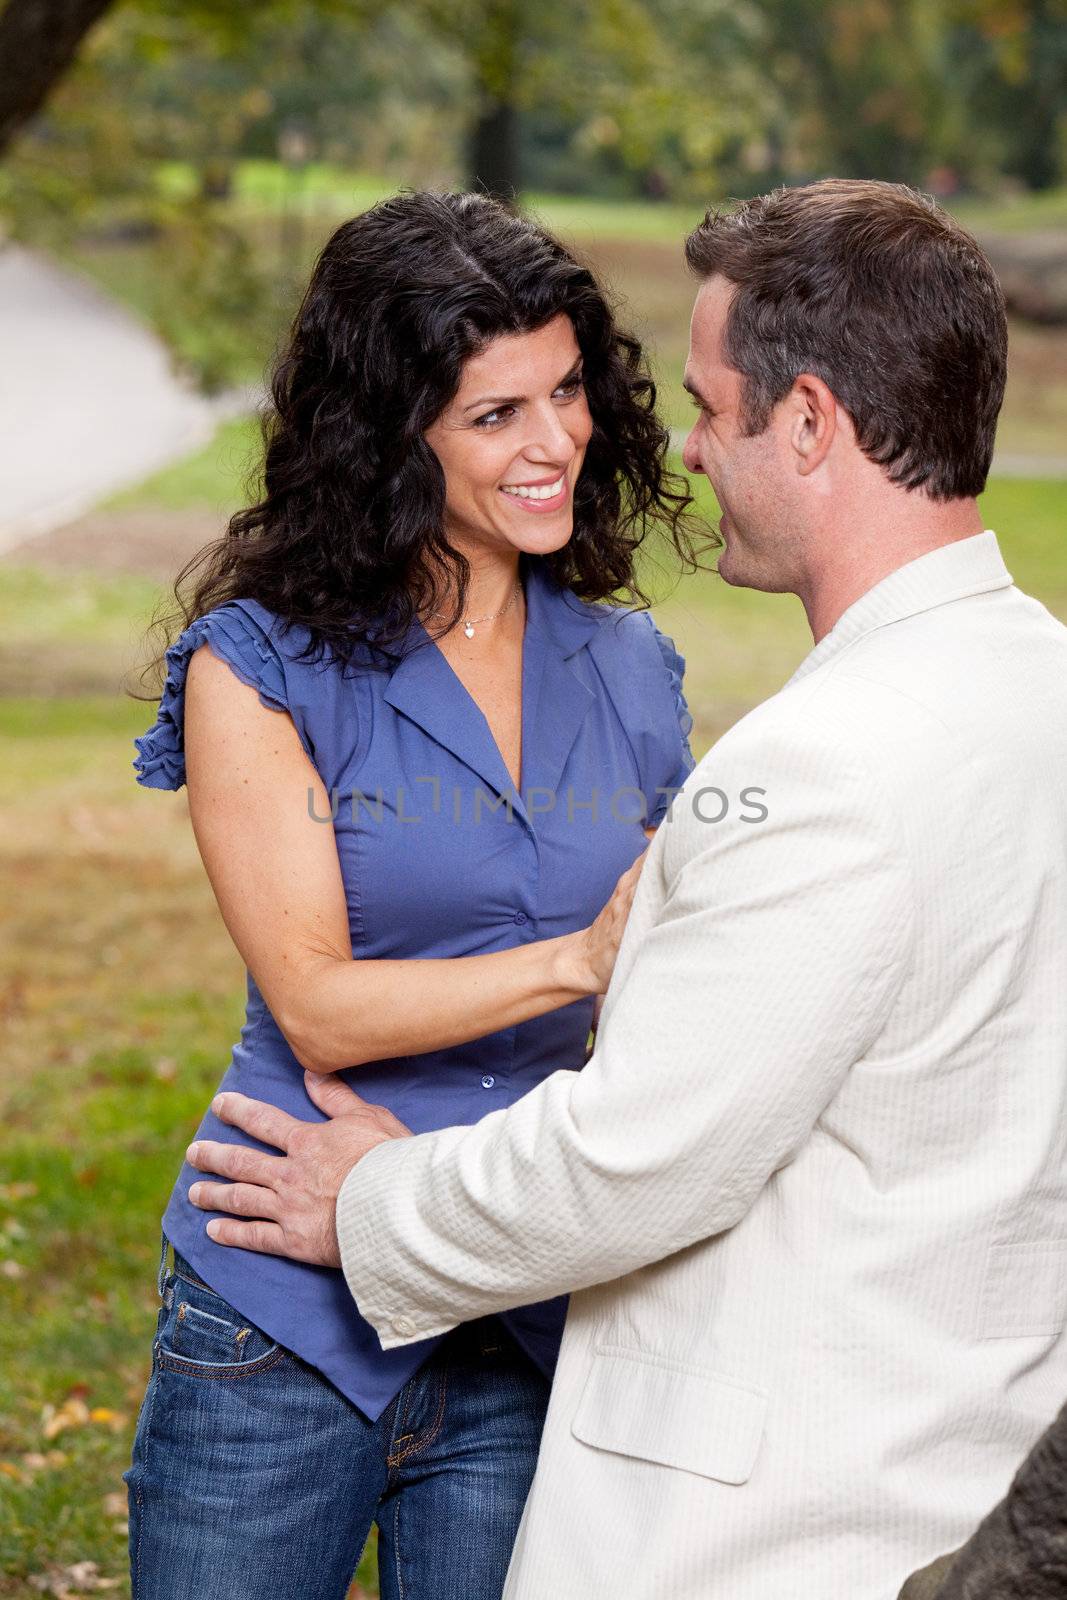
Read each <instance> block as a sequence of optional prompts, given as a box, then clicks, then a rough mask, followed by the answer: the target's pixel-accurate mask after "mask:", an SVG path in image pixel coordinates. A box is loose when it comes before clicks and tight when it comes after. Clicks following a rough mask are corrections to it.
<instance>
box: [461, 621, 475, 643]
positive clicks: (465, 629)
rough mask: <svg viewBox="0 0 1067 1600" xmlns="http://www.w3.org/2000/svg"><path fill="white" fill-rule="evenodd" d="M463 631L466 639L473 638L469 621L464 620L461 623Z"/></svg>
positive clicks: (472, 630)
mask: <svg viewBox="0 0 1067 1600" xmlns="http://www.w3.org/2000/svg"><path fill="white" fill-rule="evenodd" d="M463 632H464V633H465V634H466V635H467V638H468V639H473V638H474V629H473V627H472V626H471V624H470V623H469V622H465V623H464V624H463Z"/></svg>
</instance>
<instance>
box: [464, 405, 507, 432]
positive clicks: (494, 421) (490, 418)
mask: <svg viewBox="0 0 1067 1600" xmlns="http://www.w3.org/2000/svg"><path fill="white" fill-rule="evenodd" d="M514 409H515V408H514V406H498V407H497V409H496V410H495V411H487V412H486V413H485V416H484V417H476V418H475V421H474V426H475V427H476V428H495V427H496V426H497V425H498V424H499V423H500V422H503V421H506V419H507V415H508V413H509V412H510V411H514Z"/></svg>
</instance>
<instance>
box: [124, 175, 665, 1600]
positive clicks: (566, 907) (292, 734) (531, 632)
mask: <svg viewBox="0 0 1067 1600" xmlns="http://www.w3.org/2000/svg"><path fill="white" fill-rule="evenodd" d="M273 394H274V412H273V415H272V417H271V419H270V422H269V426H268V439H267V453H266V472H265V495H264V498H263V500H262V502H261V503H260V504H259V505H257V506H255V507H253V508H251V509H250V510H247V511H244V512H241V513H239V514H238V515H237V516H236V517H235V518H234V519H233V521H232V522H231V525H230V529H229V534H228V537H227V538H226V539H225V540H223V541H221V542H220V544H219V545H218V546H217V547H213V548H212V549H210V550H209V551H208V552H206V553H205V555H206V560H207V569H206V572H205V573H204V574H203V576H202V577H201V579H200V582H199V584H198V585H197V587H196V590H195V593H194V595H193V599H192V602H191V604H190V605H189V606H188V607H183V610H184V616H185V621H186V623H187V626H186V628H185V631H184V632H183V633H182V635H181V637H180V638H179V639H178V640H177V641H176V642H175V644H174V645H172V646H171V648H170V649H169V650H168V651H167V653H166V661H167V667H168V672H167V679H166V685H165V688H164V692H163V696H162V700H161V703H160V708H159V718H158V720H157V722H156V724H155V726H154V727H153V728H152V729H151V730H150V731H149V732H148V733H147V734H146V735H145V736H144V737H142V738H141V739H139V740H138V741H137V747H138V752H139V754H138V759H137V762H136V763H135V766H136V767H137V769H138V778H139V781H140V782H142V783H144V784H147V785H149V786H154V787H158V788H177V787H178V786H180V784H181V783H182V782H183V781H185V778H186V772H187V773H188V783H189V805H190V813H191V817H192V822H193V827H194V830H195V833H196V838H197V842H198V845H199V847H200V850H201V854H202V856H203V859H204V863H205V866H206V869H207V872H208V875H209V877H210V879H211V883H212V886H213V888H214V890H215V894H216V897H217V899H218V902H219V906H220V909H221V911H222V915H223V917H224V919H225V921H226V924H227V927H228V928H229V930H230V932H231V934H232V936H233V938H234V941H235V943H236V944H237V947H238V949H239V950H240V951H241V954H242V956H243V957H244V959H245V961H246V963H247V966H248V1012H247V1018H246V1022H245V1026H244V1028H243V1030H242V1034H241V1038H240V1041H239V1043H238V1044H237V1045H236V1046H235V1048H234V1052H233V1059H232V1062H231V1065H230V1067H229V1070H228V1071H227V1073H226V1076H225V1078H224V1079H223V1084H224V1085H225V1086H226V1087H240V1088H241V1089H242V1090H243V1091H244V1092H246V1093H249V1094H252V1095H255V1096H257V1097H258V1098H261V1099H267V1100H271V1101H273V1102H274V1103H275V1104H277V1105H279V1106H281V1107H283V1108H284V1109H286V1110H287V1111H289V1112H291V1113H293V1114H294V1115H297V1116H302V1117H305V1118H309V1119H314V1118H316V1117H317V1116H318V1115H319V1113H318V1111H317V1110H316V1107H315V1106H314V1105H313V1104H312V1102H311V1100H310V1099H309V1097H308V1095H307V1093H306V1091H305V1088H304V1076H303V1071H302V1069H304V1068H306V1069H309V1070H310V1071H311V1072H313V1073H329V1072H334V1071H342V1072H343V1073H344V1075H345V1077H346V1078H347V1081H349V1082H350V1083H351V1084H352V1086H353V1087H355V1088H358V1090H359V1092H360V1093H361V1094H362V1095H364V1096H365V1097H367V1098H369V1099H371V1100H375V1101H378V1102H379V1103H381V1104H383V1105H385V1106H388V1107H389V1109H390V1110H391V1111H393V1112H394V1113H395V1115H396V1116H397V1117H399V1118H400V1120H401V1121H402V1122H403V1123H405V1124H406V1125H407V1126H408V1127H409V1128H411V1129H412V1130H413V1131H414V1132H421V1131H423V1130H425V1129H430V1128H437V1127H442V1126H446V1125H448V1124H455V1123H464V1122H472V1121H474V1120H476V1119H477V1118H479V1117H481V1116H483V1115H485V1114H486V1113H487V1112H489V1111H491V1110H493V1109H495V1108H496V1107H499V1106H506V1105H508V1104H509V1103H510V1102H511V1101H512V1100H514V1099H515V1098H517V1097H518V1096H519V1095H521V1094H522V1093H524V1092H525V1091H526V1090H527V1089H530V1088H532V1087H533V1086H534V1085H535V1084H536V1083H538V1082H540V1081H541V1079H542V1078H544V1077H545V1076H546V1075H547V1074H548V1073H550V1072H552V1071H555V1070H556V1069H558V1068H571V1069H574V1068H578V1067H580V1066H581V1065H582V1063H583V1060H584V1058H585V1047H586V1044H587V1040H588V1034H589V1029H590V1024H591V1021H592V1019H593V1011H594V1005H595V997H596V996H597V995H598V994H600V993H602V992H603V991H604V989H605V988H606V987H607V982H608V979H609V977H610V973H611V968H612V965H613V963H614V958H615V954H616V950H617V946H618V939H619V935H620V933H621V927H622V924H623V923H624V921H625V916H626V912H627V910H628V908H629V902H630V898H631V895H632V892H633V887H634V883H635V881H636V877H637V873H638V872H639V870H640V860H641V856H642V852H643V850H644V848H645V847H646V833H648V834H651V832H652V831H653V829H654V827H655V825H657V824H658V822H659V821H660V820H661V818H662V816H663V814H664V813H665V811H666V809H667V805H668V803H669V798H670V791H671V789H673V788H676V787H678V786H680V785H681V784H682V782H683V781H684V780H685V777H686V775H687V774H688V772H689V771H690V770H691V768H692V765H693V758H692V756H691V754H690V751H689V747H688V743H687V735H688V731H689V728H690V725H691V724H690V718H689V716H688V713H687V710H686V706H685V701H684V698H683V696H682V691H681V679H682V673H683V671H684V662H683V661H682V659H681V657H680V656H679V655H678V654H677V653H676V651H675V650H674V648H673V645H672V643H671V641H670V640H669V639H666V638H664V637H663V635H661V634H660V633H659V632H658V631H657V630H656V628H655V627H654V625H653V623H652V620H651V618H650V616H649V615H648V613H647V612H644V611H639V610H628V609H627V610H623V609H621V608H619V607H617V606H609V605H605V604H598V603H597V602H603V601H605V600H607V599H608V598H609V597H611V596H612V595H614V594H615V593H616V591H617V590H619V589H620V588H628V589H629V591H630V592H631V593H632V594H634V595H636V596H637V597H639V598H642V599H643V598H644V597H643V596H642V595H641V593H640V590H639V589H638V588H637V587H636V584H635V583H634V571H633V561H634V554H635V551H636V549H637V547H638V545H639V544H640V542H641V539H642V538H643V537H644V535H645V533H646V532H647V531H648V530H649V529H650V528H652V527H661V528H663V529H665V530H666V531H667V532H668V533H669V534H670V536H671V538H672V541H673V544H674V546H675V548H676V549H677V551H678V552H679V553H680V554H681V555H682V557H683V560H684V561H686V562H687V563H689V564H694V561H693V551H692V547H691V544H690V542H689V537H688V534H687V532H686V528H685V517H686V511H687V507H688V505H689V499H688V496H687V495H686V494H685V493H684V492H683V491H682V490H681V488H680V487H677V486H675V484H674V483H673V481H672V480H671V479H670V477H669V476H668V475H667V474H666V472H665V469H664V456H665V451H666V446H667V436H666V433H665V431H664V430H663V429H662V428H661V427H660V426H659V424H658V422H657V421H656V420H655V418H654V415H653V412H652V404H653V401H654V390H653V387H652V384H651V382H650V380H649V378H648V376H647V374H646V373H645V371H644V368H643V365H642V360H641V352H640V349H639V347H638V346H637V344H636V343H635V342H634V341H633V340H632V339H630V338H629V337H627V336H626V335H624V334H623V333H621V332H620V331H619V329H618V328H617V327H616V326H615V324H614V321H613V318H612V315H611V313H610V311H609V309H608V306H607V304H606V302H605V300H604V297H603V294H602V293H601V291H600V290H599V288H598V287H597V284H596V282H595V281H594V279H593V277H592V276H591V274H590V273H589V271H588V270H587V269H586V268H584V267H583V266H581V265H580V264H579V263H578V262H576V261H575V260H574V259H573V258H572V257H571V256H570V255H569V254H568V252H567V251H566V250H564V249H563V247H562V246H561V245H559V244H558V243H557V242H556V241H555V240H553V239H552V238H550V237H549V236H548V235H547V234H545V233H544V232H543V231H542V230H540V229H539V228H537V227H535V226H534V225H533V224H531V223H529V222H527V221H523V220H520V219H519V218H517V217H515V216H513V215H511V214H510V213H509V212H508V211H506V210H505V209H504V208H502V207H500V206H498V205H496V204H495V203H493V202H491V201H489V200H487V199H485V198H483V197H480V196H474V195H431V194H410V195H406V196H402V197H397V198H395V199H392V200H389V201H386V202H384V203H382V204H381V205H378V206H376V207H374V208H373V209H372V210H370V211H368V212H366V213H364V214H363V215H361V216H359V217H356V218H355V219H353V220H352V221H350V222H348V223H345V224H344V225H343V226H342V227H341V228H339V229H338V230H337V232H336V233H335V234H334V236H333V237H332V239H331V240H330V241H329V243H328V244H327V246H326V248H325V250H324V251H323V254H322V256H321V258H320V259H319V262H318V264H317V266H316V268H315V271H314V274H313V276H312V279H311V282H310V285H309V287H308V290H307V293H306V295H305V298H304V302H303V305H302V307H301V309H300V312H299V313H298V316H297V319H296V322H295V324H294V329H293V333H292V337H291V341H290V345H289V348H288V350H287V351H286V353H285V354H284V356H283V357H282V359H281V361H280V363H279V366H278V369H277V372H276V375H275V381H274V386H273ZM202 559H204V558H202ZM184 577H185V574H184V573H183V574H182V575H181V577H180V578H179V580H178V585H179V588H180V585H181V582H182V580H183V578H184ZM205 645H206V646H207V648H206V649H205V648H203V647H204V646H205ZM620 875H621V876H620ZM613 886H615V889H614V893H613V892H612V891H613ZM353 958H356V959H353ZM199 1133H200V1135H201V1136H204V1137H207V1138H214V1139H243V1138H244V1137H245V1136H244V1135H242V1134H240V1133H239V1132H237V1131H236V1130H234V1129H232V1128H228V1127H227V1126H226V1125H224V1124H222V1123H220V1122H218V1121H217V1119H215V1118H214V1117H213V1116H212V1115H211V1114H210V1113H209V1114H208V1115H207V1116H206V1117H205V1119H204V1121H203V1122H202V1124H201V1126H200V1130H199ZM249 1142H251V1141H249ZM197 1177H198V1174H197V1173H196V1172H195V1171H194V1170H193V1169H192V1168H191V1167H189V1166H188V1165H186V1166H185V1167H184V1168H183V1170H182V1172H181V1174H180V1175H179V1178H178V1181H177V1184H176V1186H175V1189H174V1193H173V1195H172V1197H171V1200H170V1203H169V1205H168V1207H167V1211H166V1214H165V1216H164V1219H163V1226H164V1241H163V1255H162V1256H161V1260H160V1276H159V1289H160V1294H161V1296H162V1300H163V1304H162V1307H161V1310H160V1317H159V1326H158V1330H157V1339H156V1343H155V1346H154V1362H153V1371H152V1376H151V1379H150V1381H149V1385H148V1390H147V1392H146V1395H145V1400H144V1404H143V1406H142V1409H141V1415H140V1418H139V1422H138V1428H137V1437H136V1440H135V1445H134V1455H133V1463H132V1466H131V1468H130V1470H129V1471H128V1473H127V1475H126V1476H127V1481H128V1484H129V1491H130V1549H131V1564H132V1571H133V1592H134V1596H135V1597H136V1600H155V1597H159V1596H163V1595H166V1596H167V1597H168V1600H175V1597H176V1596H180V1595H190V1596H192V1595H196V1596H197V1597H198V1600H211V1597H212V1596H218V1597H219V1600H221V1597H223V1596H225V1597H226V1600H241V1597H248V1600H252V1597H257V1600H258V1597H260V1596H264V1595H267V1594H269V1595H271V1596H272V1600H287V1597H289V1596H292V1597H294V1600H296V1597H299V1600H319V1597H322V1600H327V1597H329V1600H334V1597H336V1600H341V1597H343V1596H344V1594H345V1592H346V1590H347V1587H348V1584H349V1581H350V1579H351V1576H352V1573H353V1571H354V1569H355V1567H356V1565H357V1562H358V1560H359V1557H360V1553H361V1551H362V1548H363V1545H364V1542H365V1539H366V1537H367V1534H368V1532H369V1529H370V1527H371V1524H372V1522H375V1521H376V1522H377V1524H378V1528H379V1569H380V1582H381V1592H382V1594H383V1596H386V1597H391V1596H395V1597H400V1596H404V1597H405V1600H421V1597H423V1596H429V1595H433V1596H434V1597H436V1600H449V1597H457V1600H458V1597H462V1600H496V1597H498V1596H499V1594H500V1591H501V1588H502V1585H503V1580H504V1575H505V1572H506V1569H507V1565H508V1559H509V1556H510V1550H511V1545H512V1541H513V1538H514V1535H515V1531H516V1527H517V1523H518V1518H519V1515H520V1513H521V1510H522V1505H523V1502H524V1499H525V1496H526V1491H527V1488H528V1485H529V1481H530V1478H531V1476H532V1473H533V1468H534V1463H535V1460H536V1455H537V1445H538V1439H539V1436H540V1431H541V1424H542V1421H543V1417H544V1409H545V1404H546V1401H547V1396H548V1388H549V1382H550V1378H551V1372H552V1367H553V1363H554V1360H555V1354H556V1351H557V1349H558V1343H559V1337H560V1333H561V1329H562V1322H563V1315H564V1310H565V1304H564V1302H563V1301H562V1300H560V1301H554V1302H551V1303H549V1304H545V1305H539V1306H530V1307H524V1308H521V1309H520V1310H518V1311H515V1312H511V1313H508V1314H507V1315H505V1316H502V1317H499V1318H496V1317H494V1318H486V1319H484V1320H483V1321H482V1322H480V1323H474V1324H468V1325H466V1326H464V1327H461V1328H459V1329H456V1330H455V1331H454V1332H453V1333H451V1334H449V1335H446V1336H445V1337H444V1338H442V1339H437V1340H429V1341H426V1342H425V1343H421V1344H418V1345H411V1346H407V1347H405V1348H403V1349H397V1350H391V1351H388V1352H383V1351H382V1349H381V1348H380V1346H379V1344H378V1341H377V1338H376V1336H375V1334H374V1333H373V1331H372V1330H371V1329H370V1327H369V1326H368V1325H367V1324H366V1323H365V1322H363V1320H362V1318H361V1317H360V1316H359V1315H358V1312H357V1311H356V1308H355V1304H354V1302H353V1300H352V1298H351V1296H350V1294H349V1292H348V1289H347V1287H346V1285H345V1282H344V1279H343V1277H342V1275H341V1273H340V1272H335V1271H331V1270H327V1269H323V1268H318V1267H311V1266H306V1265H303V1264H301V1263H298V1262H293V1261H289V1260H285V1259H282V1258H279V1257H272V1256H263V1255H257V1254H254V1253H253V1252H251V1251H245V1250H241V1249H234V1248H226V1247H224V1246H222V1245H219V1244H216V1243H215V1242H214V1241H213V1240H212V1238H211V1237H210V1236H209V1235H208V1234H207V1232H206V1224H207V1223H208V1221H209V1218H210V1213H209V1212H207V1211H205V1210H202V1209H199V1208H198V1207H197V1205H196V1203H195V1202H196V1197H195V1196H194V1197H193V1198H192V1199H190V1196H189V1189H190V1186H191V1185H192V1184H193V1182H194V1181H195V1180H196V1179H197ZM168 1240H169V1241H170V1242H171V1243H172V1244H173V1246H174V1250H175V1255H174V1265H173V1268H172V1269H170V1270H166V1268H165V1263H166V1250H167V1241H168Z"/></svg>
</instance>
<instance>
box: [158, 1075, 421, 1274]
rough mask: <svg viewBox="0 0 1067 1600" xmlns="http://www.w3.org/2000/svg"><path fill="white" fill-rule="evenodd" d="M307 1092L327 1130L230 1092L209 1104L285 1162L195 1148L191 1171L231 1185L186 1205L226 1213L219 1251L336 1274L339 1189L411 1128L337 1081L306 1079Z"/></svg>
mask: <svg viewBox="0 0 1067 1600" xmlns="http://www.w3.org/2000/svg"><path fill="white" fill-rule="evenodd" d="M304 1083H305V1086H306V1088H307V1092H308V1095H309V1097H310V1099H311V1100H312V1101H313V1102H314V1104H315V1105H317V1106H318V1108H319V1110H320V1111H324V1112H326V1114H327V1116H328V1118H329V1119H330V1120H329V1121H327V1122H303V1121H301V1120H300V1118H299V1117H291V1116H289V1114H288V1112H285V1111H280V1110H279V1109H278V1107H277V1106H271V1105H267V1104H265V1103H264V1102H263V1101H262V1100H251V1099H249V1098H248V1096H247V1095H243V1094H236V1093H234V1092H232V1091H228V1090H227V1091H225V1092H224V1093H222V1094H218V1095H216V1096H215V1099H214V1100H213V1101H212V1105H211V1109H212V1110H213V1111H214V1113H215V1115H216V1116H217V1117H218V1118H219V1120H220V1121H221V1122H227V1123H229V1124H230V1126H231V1127H234V1128H240V1129H241V1130H242V1131H243V1132H244V1133H248V1134H251V1135H252V1137H253V1138H254V1139H258V1140H259V1141H260V1142H261V1143H262V1144H270V1145H274V1146H275V1148H276V1149H278V1150H281V1151H282V1152H283V1154H282V1155H279V1156H270V1155H266V1154H265V1153H264V1152H263V1151H261V1150H250V1149H249V1148H248V1147H247V1146H246V1145H240V1144H221V1143H219V1142H218V1141H217V1140H215V1139H199V1140H197V1141H195V1142H194V1143H193V1144H191V1145H190V1146H189V1148H188V1150H187V1151H186V1159H187V1161H188V1162H189V1164H190V1165H191V1166H194V1167H196V1168H197V1170H198V1171H199V1172H209V1173H213V1174H217V1175H219V1176H220V1177H223V1178H227V1179H229V1180H230V1182H228V1183H201V1182H197V1183H194V1184H193V1185H192V1187H191V1188H190V1190H189V1199H190V1200H191V1201H192V1203H193V1205H195V1206H199V1207H200V1209H201V1211H221V1212H224V1213H226V1214H225V1215H224V1216H222V1217H217V1218H212V1220H211V1221H210V1222H209V1223H208V1225H207V1231H208V1235H209V1237H210V1238H212V1239H214V1240H215V1242H216V1244H227V1245H239V1246H240V1247H241V1248H242V1249H243V1250H258V1251H259V1252H260V1253H261V1254H263V1255H272V1256H289V1257H291V1258H292V1260H294V1261H308V1262H311V1263H313V1264H314V1265H316V1266H321V1267H339V1266H340V1265H341V1253H340V1250H339V1249H338V1245H337V1225H336V1221H335V1211H336V1206H337V1196H338V1193H339V1192H340V1189H341V1185H342V1184H343V1183H344V1181H345V1179H346V1178H347V1176H348V1174H349V1173H350V1172H351V1170H352V1168H353V1167H354V1166H355V1165H356V1163H357V1162H358V1161H361V1160H362V1158H363V1157H364V1156H365V1155H366V1154H367V1151H368V1150H372V1149H373V1148H374V1146H375V1145H378V1144H382V1143H383V1142H384V1141H385V1140H386V1139H403V1138H407V1137H409V1136H410V1133H411V1129H410V1128H405V1126H404V1124H403V1123H402V1122H399V1121H398V1120H397V1119H396V1117H394V1116H393V1114H392V1112H391V1111H387V1110H386V1109H385V1107H384V1106H376V1105H371V1104H370V1103H369V1102H368V1101H366V1100H361V1099H360V1097H359V1095H358V1094H354V1093H353V1091H352V1090H351V1089H350V1088H349V1087H348V1085H347V1084H345V1083H344V1082H342V1080H341V1079H340V1078H338V1077H336V1076H335V1075H329V1076H324V1075H322V1074H318V1073H313V1072H305V1073H304ZM238 1219H241V1220H238Z"/></svg>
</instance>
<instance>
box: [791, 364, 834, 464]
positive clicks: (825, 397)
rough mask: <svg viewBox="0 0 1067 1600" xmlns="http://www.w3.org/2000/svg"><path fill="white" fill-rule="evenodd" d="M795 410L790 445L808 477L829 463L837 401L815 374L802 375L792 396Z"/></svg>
mask: <svg viewBox="0 0 1067 1600" xmlns="http://www.w3.org/2000/svg"><path fill="white" fill-rule="evenodd" d="M789 402H790V404H791V406H792V418H791V422H790V430H789V441H790V443H791V445H792V446H793V450H794V452H795V459H796V468H797V472H798V473H799V474H800V476H801V477H804V478H806V477H808V476H810V474H811V473H813V472H814V471H815V469H816V468H817V467H820V466H821V465H822V463H823V462H824V461H825V460H826V457H827V454H828V453H829V450H830V446H831V445H832V444H833V442H834V436H835V434H836V432H837V401H836V400H835V399H834V397H833V394H832V393H831V392H830V390H829V389H828V388H827V387H826V385H825V383H823V381H822V379H821V378H816V377H815V375H814V374H813V373H810V372H802V373H801V374H800V376H799V377H798V378H797V380H796V382H795V383H794V384H793V387H792V390H791V391H790V395H789Z"/></svg>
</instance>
